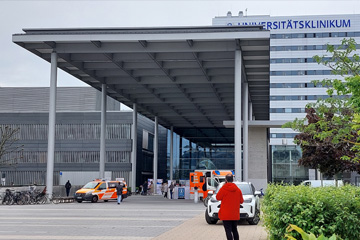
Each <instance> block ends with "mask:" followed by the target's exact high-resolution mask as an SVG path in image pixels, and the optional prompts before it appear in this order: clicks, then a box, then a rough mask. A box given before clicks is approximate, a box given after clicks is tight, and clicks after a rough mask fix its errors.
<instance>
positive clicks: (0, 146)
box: [0, 126, 23, 167]
mask: <svg viewBox="0 0 360 240" xmlns="http://www.w3.org/2000/svg"><path fill="white" fill-rule="evenodd" d="M19 131H20V128H11V127H9V126H0V167H2V166H13V165H16V164H17V160H18V159H20V158H22V151H23V149H22V147H23V145H18V144H17V141H18V138H17V136H16V135H17V134H18V132H19Z"/></svg>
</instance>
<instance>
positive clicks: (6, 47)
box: [0, 0, 360, 87]
mask: <svg viewBox="0 0 360 240" xmlns="http://www.w3.org/2000/svg"><path fill="white" fill-rule="evenodd" d="M245 9H247V15H271V16H293V15H322V14H360V0H352V1H339V0H337V1H335V0H328V1H325V0H322V1H311V0H303V1H295V0H292V1H291V0H283V1H270V0H267V1H256V0H255V1H254V0H253V1H242V0H237V1H235V0H233V1H216V0H213V1H201V0H188V1H177V0H163V1H151V0H144V1H139V0H131V1H122V0H113V1H106V0H92V1H91V0H90V1H86V0H78V1H76V0H62V1H53V0H42V1H32V0H22V1H20V0H10V1H4V0H0V24H1V31H0V53H1V58H0V87H48V86H49V84H50V83H49V82H50V80H49V79H50V64H49V63H48V62H46V61H44V60H42V59H40V58H39V57H37V56H35V55H34V54H32V53H30V52H28V51H26V50H25V49H23V48H21V47H19V46H18V45H16V44H14V43H13V42H12V34H14V33H22V29H23V28H79V27H153V26H156V27H161V26H208V25H211V24H212V18H213V17H215V16H224V15H226V13H227V12H228V11H231V12H232V13H233V15H237V14H238V12H239V11H244V13H245ZM58 86H85V85H84V84H82V82H81V81H79V80H77V79H76V78H74V77H71V76H70V75H68V74H67V73H64V72H63V71H62V70H59V71H58Z"/></svg>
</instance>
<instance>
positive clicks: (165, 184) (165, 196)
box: [164, 182, 169, 198]
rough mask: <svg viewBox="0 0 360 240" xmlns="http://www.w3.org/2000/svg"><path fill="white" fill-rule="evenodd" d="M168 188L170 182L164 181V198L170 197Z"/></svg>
mask: <svg viewBox="0 0 360 240" xmlns="http://www.w3.org/2000/svg"><path fill="white" fill-rule="evenodd" d="M168 190H169V186H168V183H167V182H165V183H164V198H168V195H167V194H168Z"/></svg>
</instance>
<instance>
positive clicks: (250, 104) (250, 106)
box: [249, 102, 253, 121]
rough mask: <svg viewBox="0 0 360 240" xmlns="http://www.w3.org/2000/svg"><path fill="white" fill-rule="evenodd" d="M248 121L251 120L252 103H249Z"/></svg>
mask: <svg viewBox="0 0 360 240" xmlns="http://www.w3.org/2000/svg"><path fill="white" fill-rule="evenodd" d="M249 120H250V121H251V120H253V109H252V102H249Z"/></svg>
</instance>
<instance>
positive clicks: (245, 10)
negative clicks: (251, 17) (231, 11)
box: [245, 8, 247, 17]
mask: <svg viewBox="0 0 360 240" xmlns="http://www.w3.org/2000/svg"><path fill="white" fill-rule="evenodd" d="M245 17H247V8H245Z"/></svg>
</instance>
